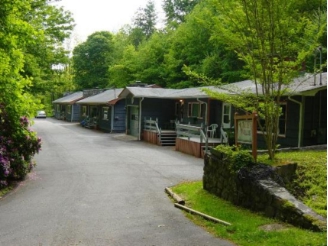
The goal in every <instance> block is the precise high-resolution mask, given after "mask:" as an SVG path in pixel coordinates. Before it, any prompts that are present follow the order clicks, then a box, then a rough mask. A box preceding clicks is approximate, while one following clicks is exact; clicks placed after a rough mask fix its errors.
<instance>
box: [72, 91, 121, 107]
mask: <svg viewBox="0 0 328 246" xmlns="http://www.w3.org/2000/svg"><path fill="white" fill-rule="evenodd" d="M122 91H123V89H121V88H118V89H110V90H106V91H104V92H101V93H99V94H97V95H94V96H90V97H87V98H84V99H82V100H80V101H78V102H77V103H78V104H89V105H100V104H108V103H109V102H110V101H113V100H115V99H117V98H118V95H119V94H120V93H121V92H122Z"/></svg>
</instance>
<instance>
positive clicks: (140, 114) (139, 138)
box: [138, 97, 145, 140]
mask: <svg viewBox="0 0 328 246" xmlns="http://www.w3.org/2000/svg"><path fill="white" fill-rule="evenodd" d="M144 99H145V98H144V97H143V98H141V99H140V101H139V136H138V140H141V116H142V101H143V100H144Z"/></svg>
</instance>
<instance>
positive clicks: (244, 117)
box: [234, 112, 257, 161]
mask: <svg viewBox="0 0 328 246" xmlns="http://www.w3.org/2000/svg"><path fill="white" fill-rule="evenodd" d="M239 120H246V121H248V120H249V121H251V122H252V129H251V131H252V133H251V138H252V139H251V140H250V141H248V140H247V142H246V143H247V144H251V145H252V155H253V157H254V160H255V161H256V160H257V113H256V112H253V113H252V114H246V115H238V113H237V112H236V113H235V118H234V121H235V145H236V146H238V144H239V140H238V139H239V136H238V130H239V129H238V121H239Z"/></svg>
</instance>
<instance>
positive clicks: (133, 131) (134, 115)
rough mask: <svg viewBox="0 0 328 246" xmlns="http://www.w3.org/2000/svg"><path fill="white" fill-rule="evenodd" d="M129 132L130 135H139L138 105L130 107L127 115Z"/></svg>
mask: <svg viewBox="0 0 328 246" xmlns="http://www.w3.org/2000/svg"><path fill="white" fill-rule="evenodd" d="M129 122H130V124H129V126H130V127H129V128H130V129H129V130H130V131H129V132H130V135H132V136H135V137H138V136H139V108H138V107H130V115H129Z"/></svg>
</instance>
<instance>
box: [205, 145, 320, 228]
mask: <svg viewBox="0 0 328 246" xmlns="http://www.w3.org/2000/svg"><path fill="white" fill-rule="evenodd" d="M204 164H205V166H204V176H203V187H204V189H205V190H207V191H209V192H210V193H212V194H215V195H217V196H219V197H221V198H223V199H225V200H228V201H230V202H232V203H233V204H235V205H239V206H242V207H245V208H248V209H251V210H253V211H259V212H263V213H264V214H265V215H266V216H268V217H272V218H277V219H280V220H282V221H285V222H288V223H291V224H293V225H295V226H299V227H302V228H306V229H311V230H315V231H325V230H326V219H325V218H323V217H322V216H320V215H318V214H316V213H315V212H314V211H313V210H311V209H310V208H309V207H307V206H305V205H304V204H303V203H301V202H300V201H298V200H297V199H296V198H295V197H294V196H292V195H291V194H290V193H289V192H288V191H287V190H286V189H285V188H284V182H288V180H290V177H291V176H292V172H293V171H292V170H296V164H293V165H291V166H290V167H289V168H288V167H287V170H288V171H287V172H286V171H285V172H284V171H283V168H278V170H274V168H272V167H270V166H267V165H264V164H258V165H255V166H254V167H252V168H248V169H247V168H241V169H240V170H239V171H238V172H232V171H231V170H230V169H229V165H230V163H229V160H228V159H227V158H226V156H225V154H224V153H220V152H218V151H216V150H211V152H210V153H208V154H206V155H205V158H204ZM279 172H280V173H287V175H285V176H284V177H283V178H282V177H281V176H280V175H278V174H277V173H279Z"/></svg>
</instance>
